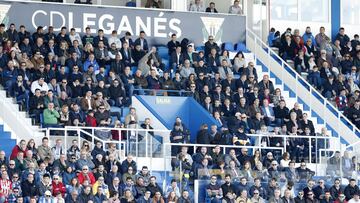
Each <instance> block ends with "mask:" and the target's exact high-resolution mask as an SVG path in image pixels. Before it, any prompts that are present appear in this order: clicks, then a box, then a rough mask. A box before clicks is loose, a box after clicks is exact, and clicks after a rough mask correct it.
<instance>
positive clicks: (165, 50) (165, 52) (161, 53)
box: [158, 46, 169, 59]
mask: <svg viewBox="0 0 360 203" xmlns="http://www.w3.org/2000/svg"><path fill="white" fill-rule="evenodd" d="M158 54H159V56H160V57H161V58H162V59H169V54H168V48H167V47H164V46H159V47H158Z"/></svg>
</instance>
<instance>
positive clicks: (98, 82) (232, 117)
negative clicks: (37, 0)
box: [0, 1, 360, 203]
mask: <svg viewBox="0 0 360 203" xmlns="http://www.w3.org/2000/svg"><path fill="white" fill-rule="evenodd" d="M238 3H239V2H238V1H235V3H234V6H232V7H231V8H230V10H231V12H238V11H239V5H238ZM213 6H214V5H213ZM214 9H215V7H211V6H210V11H211V12H214ZM240 10H241V9H240ZM239 12H240V11H239ZM119 34H120V33H117V32H116V31H113V32H112V34H111V36H108V37H107V36H105V35H104V32H103V30H101V29H99V30H98V32H97V35H96V36H93V35H92V33H91V29H90V28H86V33H85V34H84V35H80V34H79V33H76V31H75V29H73V28H71V29H70V31H68V29H67V28H66V27H62V28H61V31H60V32H59V33H55V32H54V29H53V28H52V27H51V26H49V27H48V30H47V32H45V31H44V28H43V27H42V26H39V27H38V28H37V30H36V32H34V33H30V32H28V31H27V30H26V28H25V26H22V25H21V26H19V30H18V31H17V30H16V26H15V24H10V25H9V28H8V29H7V30H6V29H5V25H4V24H0V44H1V46H0V72H1V78H0V80H1V84H2V85H3V87H4V88H5V89H6V90H7V92H8V94H9V95H10V96H12V97H14V98H16V101H17V102H18V103H19V104H20V105H21V106H22V109H24V110H26V111H28V112H29V114H30V115H31V116H32V117H34V120H35V122H36V123H40V122H42V124H43V125H44V127H62V126H67V125H71V126H91V127H97V126H100V127H107V126H123V127H129V126H131V125H133V124H140V121H139V120H138V117H137V115H136V109H134V108H130V112H129V114H128V115H127V116H126V117H125V121H124V123H121V122H120V121H119V119H118V120H114V119H113V118H112V116H115V117H117V118H119V117H120V115H119V113H118V112H116V111H113V112H112V111H111V107H120V108H123V107H128V106H130V105H131V97H132V95H134V94H145V93H146V92H145V91H144V90H145V89H151V90H160V89H161V90H164V94H165V95H178V94H182V93H181V92H185V93H184V94H185V95H186V96H191V97H194V99H195V100H196V101H198V102H199V103H200V104H201V105H202V106H203V107H204V108H205V109H206V111H208V112H209V114H211V115H213V116H214V118H215V120H216V121H217V125H213V126H210V129H209V127H208V126H207V125H206V124H204V125H202V126H201V129H200V130H199V132H198V133H197V137H196V143H197V144H213V145H214V147H213V149H211V150H210V149H209V148H207V147H199V148H198V149H197V150H198V151H197V153H195V154H191V155H190V154H188V152H187V151H188V148H187V147H181V146H178V147H176V146H174V147H172V149H171V154H172V155H173V156H174V158H173V160H172V167H173V169H174V170H175V171H180V172H181V173H180V174H181V178H180V179H181V180H182V181H184V182H186V183H188V184H185V185H191V182H192V181H193V180H194V179H206V180H211V183H210V185H209V186H208V187H207V188H206V189H207V194H208V195H207V196H208V198H209V199H211V201H215V202H216V201H225V202H234V201H236V202H246V203H249V202H260V200H261V198H262V200H261V201H266V200H269V201H270V202H271V198H272V197H273V198H274V202H275V201H276V202H278V201H280V199H279V197H280V196H283V198H282V199H281V201H294V199H293V198H295V194H291V187H292V186H293V185H294V184H292V183H298V182H308V181H313V180H311V178H312V176H313V175H314V172H312V171H311V170H309V169H308V168H307V167H306V162H308V161H313V160H309V157H308V154H309V153H308V152H309V150H310V151H311V153H314V154H316V153H317V149H315V148H314V146H315V145H316V146H319V148H327V147H328V145H327V144H326V142H321V143H320V144H314V143H315V142H316V141H315V139H314V141H311V142H312V143H309V142H308V139H302V138H291V139H288V141H287V142H285V143H284V142H283V140H282V139H279V138H278V137H272V136H271V135H292V136H298V135H306V136H314V137H315V136H321V137H327V136H328V135H327V130H326V128H323V129H322V130H321V132H315V128H314V125H313V123H312V122H311V120H309V119H308V115H307V114H306V113H303V112H302V110H301V109H300V105H299V104H298V103H295V104H294V106H293V107H292V108H291V109H289V108H288V107H286V101H285V100H284V98H283V97H282V96H281V89H275V88H274V85H273V83H272V82H271V81H270V79H269V76H268V75H264V76H263V77H262V78H258V75H257V73H258V72H257V70H256V68H255V64H254V63H253V62H249V63H247V62H246V61H245V58H244V54H243V53H242V52H239V53H237V54H236V55H235V57H234V58H230V54H229V52H228V51H227V50H225V49H223V47H221V45H220V46H219V45H218V44H217V43H216V42H215V41H214V37H213V36H209V38H208V41H207V42H206V43H205V44H204V50H201V51H198V52H197V51H195V47H194V45H193V44H192V43H190V42H189V40H187V39H182V40H181V42H179V41H178V39H177V36H176V34H173V35H172V36H171V39H170V41H169V42H168V44H167V45H166V48H167V49H168V55H167V58H168V59H169V64H166V63H164V62H163V61H165V60H163V58H162V56H160V54H159V53H158V49H157V48H156V47H152V46H150V44H149V43H148V42H147V40H146V36H145V32H140V33H138V35H139V36H138V37H137V38H136V39H135V38H133V36H131V34H130V33H129V32H127V33H125V36H120V35H119ZM274 35H275V33H274ZM285 35H286V36H285ZM321 36H323V35H321ZM284 37H285V38H286V40H285V42H288V43H289V45H291V46H294V45H295V41H296V40H299V37H296V36H295V37H293V38H294V42H293V41H292V40H291V38H292V36H291V35H290V41H289V40H288V37H289V34H284ZM307 41H309V40H307ZM271 42H274V44H276V43H277V40H276V39H273V40H271ZM282 42H283V41H281V40H280V44H281V45H283V43H282ZM354 43H355V42H354ZM298 44H299V43H298ZM346 44H347V42H346ZM341 46H342V45H341V42H340V46H338V48H339V47H340V48H341ZM290 48H291V47H290ZM290 48H289V47H285V48H281V49H280V50H281V51H280V54H281V55H282V56H283V57H284V58H285V59H295V58H294V57H297V56H296V54H298V53H299V55H300V57H298V58H300V59H301V51H302V50H303V48H301V49H298V52H296V54H295V53H293V52H291V50H292V51H293V50H296V49H290ZM304 49H305V48H304ZM355 49H356V46H355ZM314 50H315V49H314ZM334 50H335V49H334ZM340 50H341V49H340ZM351 50H352V49H350V51H349V53H350V54H351V53H353V51H351ZM306 52H307V51H306ZM339 53H341V52H340V51H339ZM355 53H356V52H355ZM357 53H358V52H357ZM315 54H316V52H315V51H314V52H313V56H316V55H315ZM304 56H306V54H305V52H304ZM357 56H358V57H359V58H360V54H357ZM310 58H311V57H310ZM313 58H314V57H313ZM336 59H339V57H335V58H334V61H330V60H329V61H326V60H327V59H325V58H319V60H320V61H321V60H322V61H323V63H321V64H322V65H323V64H325V67H326V63H328V64H330V62H331V63H335V62H336ZM313 60H314V59H313ZM295 61H297V60H295ZM314 61H315V60H314ZM355 61H356V60H355V59H354V60H353V61H352V63H354V64H356V63H355ZM310 62H311V61H310ZM337 62H338V63H339V64H346V61H345V62H344V60H340V59H339V61H337ZM304 63H305V62H304V61H302V62H300V63H299V64H300V65H303V64H304ZM351 66H352V65H351ZM134 67H135V68H134ZM296 67H298V66H296ZM300 67H301V68H302V66H300ZM333 67H335V66H334V65H333V66H332V69H329V68H324V69H326V71H325V75H326V76H327V74H328V73H329V72H330V73H333V72H334V71H335V69H334V68H333ZM355 67H356V65H355ZM297 70H300V69H297ZM301 70H302V69H301ZM313 70H314V69H313ZM329 70H331V71H329ZM342 70H348V69H346V68H342V69H341V71H342ZM132 71H133V72H134V73H133V72H132ZM341 71H339V72H338V73H339V74H338V75H336V76H337V77H338V78H341V77H340V75H341V74H340V72H341ZM351 71H352V68H351ZM351 71H350V72H351ZM321 72H324V71H321ZM355 73H357V71H356V70H355V72H354V74H352V72H351V73H349V75H350V76H349V77H345V76H344V77H343V80H345V79H346V78H348V80H351V78H353V79H354V81H355V79H356V78H357V74H355ZM323 74H324V73H323ZM344 74H348V72H345V73H344ZM309 75H310V74H309ZM355 75H356V77H355ZM235 76H238V77H235ZM334 76H335V74H334ZM235 78H236V79H235ZM308 78H311V76H310V77H308ZM314 78H315V79H314V81H317V82H319V84H321V86H319V87H318V89H320V88H322V85H323V81H320V80H318V78H317V77H314ZM316 78H317V79H316ZM329 81H331V76H330V75H329ZM341 84H345V83H344V82H343V83H341ZM331 85H332V84H331ZM331 85H330V86H331ZM169 90H175V91H178V92H179V93H174V92H171V91H169ZM167 91H168V92H167ZM344 91H345V92H344ZM344 91H343V90H341V91H340V92H342V93H341V94H344V97H346V96H347V95H348V93H349V92H347V89H345V90H344ZM334 92H335V91H334ZM340 92H339V93H340ZM325 93H326V94H325V95H326V96H328V95H329V94H332V93H333V90H331V91H330V93H328V92H325ZM359 93H360V91H357V93H356V91H354V94H352V97H354V96H353V95H356V94H357V95H359ZM148 94H149V93H148ZM150 94H156V92H150ZM347 99H348V98H346V99H345V98H343V97H342V96H341V95H340V96H339V98H338V99H336V101H339V102H345V101H346V102H347ZM354 101H355V102H354V103H355V104H354V107H351V108H350V109H353V110H352V111H348V112H352V113H351V115H353V116H355V117H353V119H354V123H355V124H357V123H356V122H360V121H357V120H358V119H357V118H356V116H357V110H358V109H359V108H360V100H357V98H354ZM349 103H351V102H350V98H349ZM143 124H144V125H142V127H143V128H147V129H151V128H152V127H151V123H150V120H147V121H145V123H143ZM248 134H261V135H264V136H263V138H262V139H261V140H260V143H261V145H262V146H265V147H266V146H269V147H271V146H274V147H285V148H286V149H287V150H286V151H287V153H285V154H283V155H282V154H279V153H278V152H277V151H271V150H267V151H262V153H260V151H257V150H253V151H252V153H253V154H254V156H251V155H249V154H250V153H249V151H247V149H246V148H241V149H239V150H238V148H236V149H232V150H229V151H228V152H227V153H226V155H223V153H222V152H221V150H220V147H219V146H216V145H237V146H249V145H256V143H258V142H257V140H256V139H255V138H253V137H248ZM189 135H190V132H189V130H188V128H187V127H186V126H185V125H184V124H183V123H182V122H181V118H177V120H176V122H175V124H174V128H173V129H172V131H171V135H170V140H171V142H172V143H178V144H181V143H187V142H189ZM109 137H110V136H109V135H106V136H103V137H102V138H104V139H108V138H109ZM112 138H114V134H112ZM135 139H136V138H135ZM284 144H285V146H284ZM65 151H66V153H65ZM2 153H3V152H1V153H0V163H1V164H0V165H1V167H2V170H1V172H2V174H1V175H2V177H1V180H0V194H2V196H1V198H2V199H1V200H0V201H6V202H23V201H24V202H26V203H27V202H34V201H35V202H36V201H39V202H54V201H56V202H61V201H62V202H64V201H65V202H96V203H98V202H99V203H103V202H104V201H105V202H106V201H109V202H119V201H121V202H140V203H141V202H164V201H165V199H170V200H166V201H167V202H191V201H192V200H191V199H190V198H189V190H188V189H187V188H186V189H184V188H178V187H179V186H178V181H179V180H174V181H171V183H169V187H168V188H167V189H166V190H162V187H161V186H159V183H161V180H156V177H153V176H151V175H150V174H148V170H149V169H148V168H147V167H142V169H141V170H140V172H138V169H137V167H136V163H135V161H134V160H133V157H132V155H131V154H128V155H127V158H126V160H123V161H122V162H121V160H119V157H118V156H116V154H115V153H106V152H105V151H104V149H103V146H101V143H96V146H94V149H91V148H90V145H89V143H88V142H84V143H83V146H82V147H81V148H79V147H78V143H77V142H76V141H73V145H72V147H71V148H70V149H69V150H66V149H64V148H63V146H62V144H61V140H58V141H56V145H55V146H54V147H52V148H51V147H50V146H49V143H48V139H47V138H44V139H43V143H42V145H41V146H39V147H37V148H36V147H35V145H34V143H33V140H32V141H31V140H30V141H29V143H28V144H26V142H25V141H21V142H20V143H19V145H18V146H15V147H14V150H13V153H12V154H11V156H10V160H6V159H5V158H4V157H6V156H5V155H3V156H2ZM65 154H66V155H65ZM261 157H265V158H261ZM313 157H315V156H313ZM316 161H317V160H315V161H314V162H316ZM279 162H280V165H281V166H280V165H279ZM295 162H297V163H300V167H299V168H295ZM346 163H347V164H346V167H348V162H346ZM351 167H352V168H351ZM354 168H356V163H354V162H353V160H351V162H350V168H349V169H352V170H354ZM214 170H216V171H214ZM329 170H330V171H331V170H332V169H329ZM214 174H216V175H215V176H213V175H214ZM334 176H338V174H337V173H334ZM214 178H215V179H214ZM219 179H224V180H225V184H224V185H219V184H220V183H219V181H217V180H219ZM247 181H248V182H251V183H252V182H254V183H253V184H254V185H253V186H250V185H249V186H244V185H247V183H246V182H247ZM284 181H285V182H286V185H287V186H286V187H287V188H285V189H284V190H283V193H281V192H282V190H281V189H280V190H278V189H277V187H276V185H277V184H276V183H277V182H284ZM259 182H269V185H270V183H271V182H272V183H273V184H275V185H273V186H272V187H273V189H274V190H273V192H265V190H264V188H263V189H261V185H259ZM319 182H320V181H319ZM335 182H336V181H335ZM312 183H313V182H312ZM232 184H234V186H232ZM241 184H242V185H241ZM351 184H352V182H351V181H350V185H351ZM312 185H313V184H312ZM247 187H248V188H247ZM319 187H322V186H319ZM349 187H351V188H350V189H348V190H351V191H352V192H351V193H347V192H345V191H348V190H345V191H344V194H345V196H346V198H347V200H350V199H352V198H353V196H354V199H355V201H357V200H358V198H359V196H358V193H359V191H358V188H357V189H352V188H354V187H355V186H349ZM356 187H357V186H356ZM356 187H355V188H356ZM220 188H221V189H220ZM251 188H252V189H251ZM308 188H310V189H306V190H305V189H304V193H303V194H304V195H306V197H302V198H304V199H301V197H299V198H300V200H304V201H305V199H306V201H308V200H307V197H308V196H310V195H311V192H313V194H315V188H314V190H312V186H311V187H310V186H308ZM168 189H169V190H168ZM247 189H249V190H247ZM320 189H321V188H320ZM276 191H278V192H280V194H278V192H276ZM257 193H258V194H257ZM327 193H329V192H328V191H327V190H325V189H322V190H321V191H320V194H319V193H318V196H315V199H310V200H309V201H316V200H321V201H324V200H326V201H327V202H329V199H328V198H329V197H331V198H332V200H337V199H338V196H335V195H334V194H340V193H341V194H342V191H340V190H338V192H337V193H336V192H335V193H330V196H329V195H328V196H326V194H327ZM273 194H274V196H273ZM309 198H310V197H309ZM356 198H357V199H356ZM119 199H121V200H119ZM221 199H222V200H221ZM235 199H236V200H235ZM340 202H343V200H341V201H340Z"/></svg>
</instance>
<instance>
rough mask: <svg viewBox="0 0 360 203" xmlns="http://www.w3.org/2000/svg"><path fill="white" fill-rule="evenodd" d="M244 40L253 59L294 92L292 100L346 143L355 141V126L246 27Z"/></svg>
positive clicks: (357, 131)
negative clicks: (327, 125) (294, 97)
mask: <svg viewBox="0 0 360 203" xmlns="http://www.w3.org/2000/svg"><path fill="white" fill-rule="evenodd" d="M246 43H247V47H248V48H249V49H250V50H251V51H252V52H253V53H254V56H255V59H258V60H260V61H261V62H262V63H264V64H265V65H266V66H267V67H268V68H269V69H270V70H271V72H272V73H273V74H274V75H276V77H278V78H279V79H280V80H281V81H282V85H283V87H284V86H285V85H286V86H287V87H289V89H291V90H292V91H293V92H295V95H296V100H298V98H300V99H301V100H303V101H304V102H305V103H306V104H307V105H308V106H309V108H310V113H312V112H315V113H316V114H317V115H318V116H320V117H321V118H322V119H323V120H324V123H325V124H329V126H330V127H331V128H333V129H334V130H335V131H336V132H337V133H338V135H339V136H342V137H343V138H344V139H345V141H346V142H348V143H349V144H351V143H354V142H356V141H357V140H359V138H358V136H357V135H356V133H360V131H359V129H358V128H357V127H356V126H355V125H354V124H353V123H352V122H351V121H350V120H349V119H348V118H347V117H345V116H344V115H343V114H342V113H341V112H340V111H339V110H338V109H337V108H336V107H334V105H333V104H332V103H331V102H329V101H328V100H327V99H326V98H325V97H323V96H322V95H321V94H320V93H319V92H318V91H317V90H316V89H315V88H314V87H313V86H312V85H311V84H310V83H308V82H307V81H306V80H305V79H304V78H303V77H302V76H301V75H300V74H298V73H297V72H296V71H295V70H294V69H293V68H292V67H291V66H290V65H289V64H288V63H286V61H284V60H283V59H282V58H281V57H280V56H278V55H277V54H276V53H275V52H274V51H273V50H272V49H271V48H270V47H269V46H268V45H267V44H266V43H264V42H263V41H262V40H261V39H260V38H259V37H258V36H257V35H256V34H255V33H253V32H252V31H251V30H250V29H247V30H246ZM264 49H266V50H264ZM273 57H275V58H276V59H277V60H279V61H280V62H281V64H279V63H278V61H276V60H275V59H274V58H273ZM344 122H346V123H344Z"/></svg>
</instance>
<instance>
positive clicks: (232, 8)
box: [229, 0, 243, 15]
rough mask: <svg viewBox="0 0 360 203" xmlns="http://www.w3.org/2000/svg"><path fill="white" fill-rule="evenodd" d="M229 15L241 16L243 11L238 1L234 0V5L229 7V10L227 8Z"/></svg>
mask: <svg viewBox="0 0 360 203" xmlns="http://www.w3.org/2000/svg"><path fill="white" fill-rule="evenodd" d="M229 13H230V14H238V15H242V14H243V10H242V8H241V6H240V1H239V0H234V4H233V5H232V6H230V8H229Z"/></svg>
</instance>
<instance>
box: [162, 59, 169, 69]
mask: <svg viewBox="0 0 360 203" xmlns="http://www.w3.org/2000/svg"><path fill="white" fill-rule="evenodd" d="M162 62H163V63H164V64H165V70H166V69H167V68H168V67H169V65H170V62H169V60H167V59H164V60H162Z"/></svg>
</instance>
